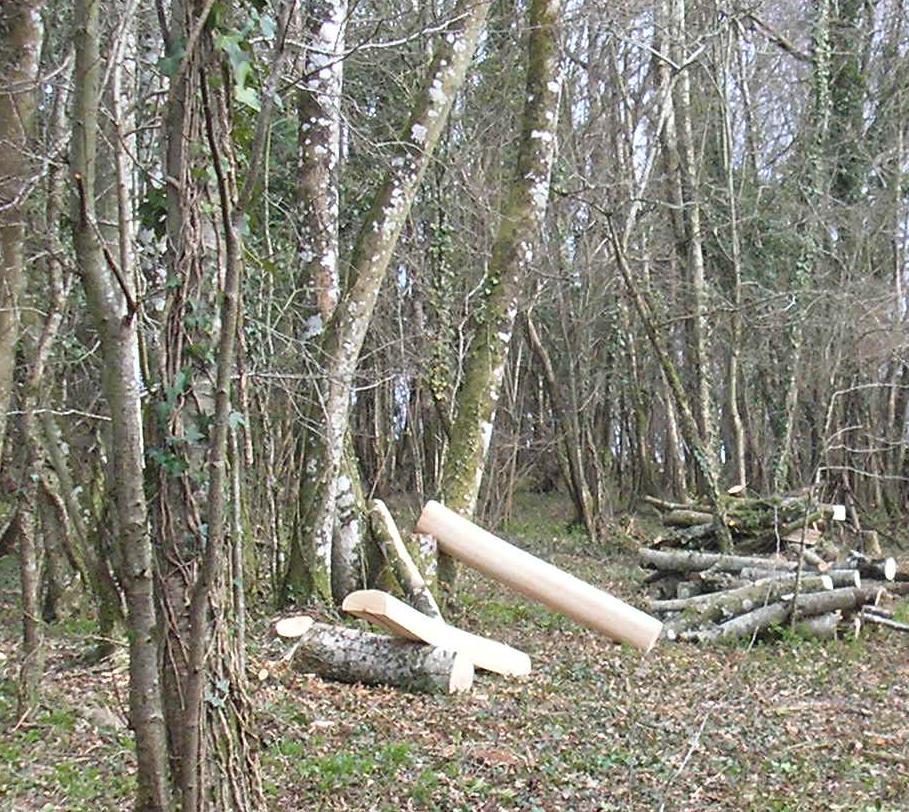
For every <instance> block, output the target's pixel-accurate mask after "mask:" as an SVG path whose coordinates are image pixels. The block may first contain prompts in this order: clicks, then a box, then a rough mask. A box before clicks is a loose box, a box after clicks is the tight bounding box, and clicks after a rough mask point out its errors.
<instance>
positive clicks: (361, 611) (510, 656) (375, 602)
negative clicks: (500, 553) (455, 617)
mask: <svg viewBox="0 0 909 812" xmlns="http://www.w3.org/2000/svg"><path fill="white" fill-rule="evenodd" d="M341 609H343V610H344V611H345V612H347V613H348V614H351V615H355V616H356V617H359V618H362V619H364V620H368V621H370V622H371V623H375V624H376V625H378V626H381V627H382V628H383V629H385V630H386V631H389V632H391V633H392V634H394V635H397V636H398V637H404V638H407V639H409V640H419V641H421V642H424V643H429V644H430V645H433V646H439V647H440V648H444V649H451V650H454V651H457V652H459V653H461V654H463V655H464V656H465V657H467V658H468V659H469V660H470V661H471V662H472V663H473V664H474V665H475V666H476V667H477V668H482V669H483V670H485V671H494V672H495V673H497V674H505V675H506V676H524V675H526V674H529V673H530V657H528V656H527V655H526V654H525V653H524V652H523V651H518V649H516V648H512V647H511V646H506V645H505V644H504V643H500V642H498V641H497V640H490V639H489V638H488V637H481V636H480V635H478V634H471V633H470V632H466V631H464V630H463V629H458V628H456V627H454V626H449V625H448V624H447V623H445V621H444V620H442V619H441V618H432V617H427V616H426V615H424V614H422V613H420V612H418V611H417V610H416V609H414V608H412V607H410V606H408V605H407V604H406V603H403V602H402V601H399V600H398V599H397V598H395V597H394V596H393V595H389V594H388V593H386V592H380V591H379V590H377V589H363V590H360V591H358V592H351V593H350V594H349V595H348V596H347V597H346V598H345V599H344V603H343V604H342V605H341Z"/></svg>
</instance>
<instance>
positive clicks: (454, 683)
mask: <svg viewBox="0 0 909 812" xmlns="http://www.w3.org/2000/svg"><path fill="white" fill-rule="evenodd" d="M292 662H293V667H294V670H296V671H299V672H301V673H303V674H316V675H317V676H319V677H322V678H323V679H329V680H335V681H337V682H347V683H363V684H364V685H391V686H393V687H395V688H403V689H404V690H406V691H413V692H415V693H443V694H453V693H459V692H461V691H469V690H470V688H471V686H472V685H473V663H472V662H471V661H470V659H469V658H467V657H465V656H464V655H463V654H459V653H458V652H456V651H450V650H448V649H442V648H437V647H435V646H427V645H424V644H422V643H415V642H413V641H411V640H402V639H401V638H396V637H386V636H385V635H380V634H371V633H370V632H362V631H359V630H358V629H346V628H343V627H340V626H329V625H326V624H324V623H314V624H313V625H312V626H311V627H310V628H309V630H307V631H306V632H305V633H304V634H303V635H302V636H301V637H300V638H299V640H298V643H297V648H296V650H295V651H294V654H293V659H292Z"/></svg>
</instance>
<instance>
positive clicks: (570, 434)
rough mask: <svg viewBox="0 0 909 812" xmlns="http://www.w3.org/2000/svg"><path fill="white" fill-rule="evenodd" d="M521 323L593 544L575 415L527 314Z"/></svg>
mask: <svg viewBox="0 0 909 812" xmlns="http://www.w3.org/2000/svg"><path fill="white" fill-rule="evenodd" d="M524 323H525V325H526V327H527V338H528V340H529V341H530V347H531V349H532V350H533V353H534V355H536V356H537V360H538V361H539V362H540V366H541V367H542V368H543V380H544V381H545V382H546V388H547V389H548V390H549V403H550V406H551V408H552V413H553V419H554V420H555V422H556V424H557V425H558V426H559V428H560V432H561V435H562V443H563V445H564V447H565V456H566V457H567V458H568V472H569V475H570V483H571V494H572V497H573V498H574V502H575V507H576V509H577V513H578V516H579V518H580V519H581V521H582V522H583V524H584V529H585V530H586V531H587V537H588V538H589V539H590V540H591V541H595V540H596V537H597V529H596V517H595V515H594V510H593V498H592V496H591V494H590V487H589V486H588V484H587V474H586V472H585V470H584V460H583V457H582V456H581V455H582V442H583V439H582V437H581V436H580V430H579V426H578V422H577V414H576V413H575V414H574V415H572V414H570V413H569V411H568V410H567V409H566V408H565V403H564V401H563V400H562V392H561V389H560V385H559V382H558V380H557V378H556V374H555V369H554V368H553V365H552V360H551V359H550V357H549V352H548V351H547V349H546V347H545V346H544V345H543V342H542V341H541V340H540V336H539V333H537V328H536V326H535V325H534V323H533V319H532V318H531V315H530V313H528V314H527V315H526V317H525V320H524Z"/></svg>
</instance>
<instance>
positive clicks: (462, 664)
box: [448, 654, 474, 694]
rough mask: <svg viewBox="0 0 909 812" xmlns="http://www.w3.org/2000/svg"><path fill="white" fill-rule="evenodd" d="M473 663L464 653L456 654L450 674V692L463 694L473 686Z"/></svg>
mask: <svg viewBox="0 0 909 812" xmlns="http://www.w3.org/2000/svg"><path fill="white" fill-rule="evenodd" d="M473 674H474V669H473V663H472V662H471V661H470V658H469V657H467V656H466V655H464V654H455V658H454V662H453V663H452V665H451V673H450V674H449V676H448V693H450V694H463V693H467V692H468V691H469V690H470V689H471V688H473Z"/></svg>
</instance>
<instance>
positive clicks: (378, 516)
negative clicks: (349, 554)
mask: <svg viewBox="0 0 909 812" xmlns="http://www.w3.org/2000/svg"><path fill="white" fill-rule="evenodd" d="M369 521H370V526H371V527H372V532H373V536H374V538H375V540H376V543H377V544H378V545H379V548H380V549H381V550H382V555H383V556H384V557H385V560H386V561H387V562H388V566H389V567H391V571H392V572H393V573H394V576H395V578H396V579H397V581H398V583H399V584H400V585H401V589H403V590H404V594H405V595H406V596H407V599H408V600H409V601H410V602H411V603H412V604H413V606H414V608H416V609H418V610H419V611H420V612H422V613H423V614H424V615H429V616H430V617H436V618H441V617H442V612H441V611H439V605H438V604H437V603H436V599H435V598H434V597H433V594H432V592H431V591H430V589H429V586H428V585H427V584H426V581H425V580H424V578H423V575H422V573H421V572H420V570H419V568H418V567H417V565H416V564H415V563H414V560H413V558H412V557H411V555H410V553H409V552H408V550H407V546H406V545H405V544H404V540H403V539H402V538H401V534H400V533H399V532H398V526H397V525H396V524H395V520H394V519H393V518H392V516H391V513H390V512H389V510H388V508H387V507H386V506H385V503H384V502H383V501H382V500H381V499H373V500H372V502H371V504H370V507H369Z"/></svg>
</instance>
